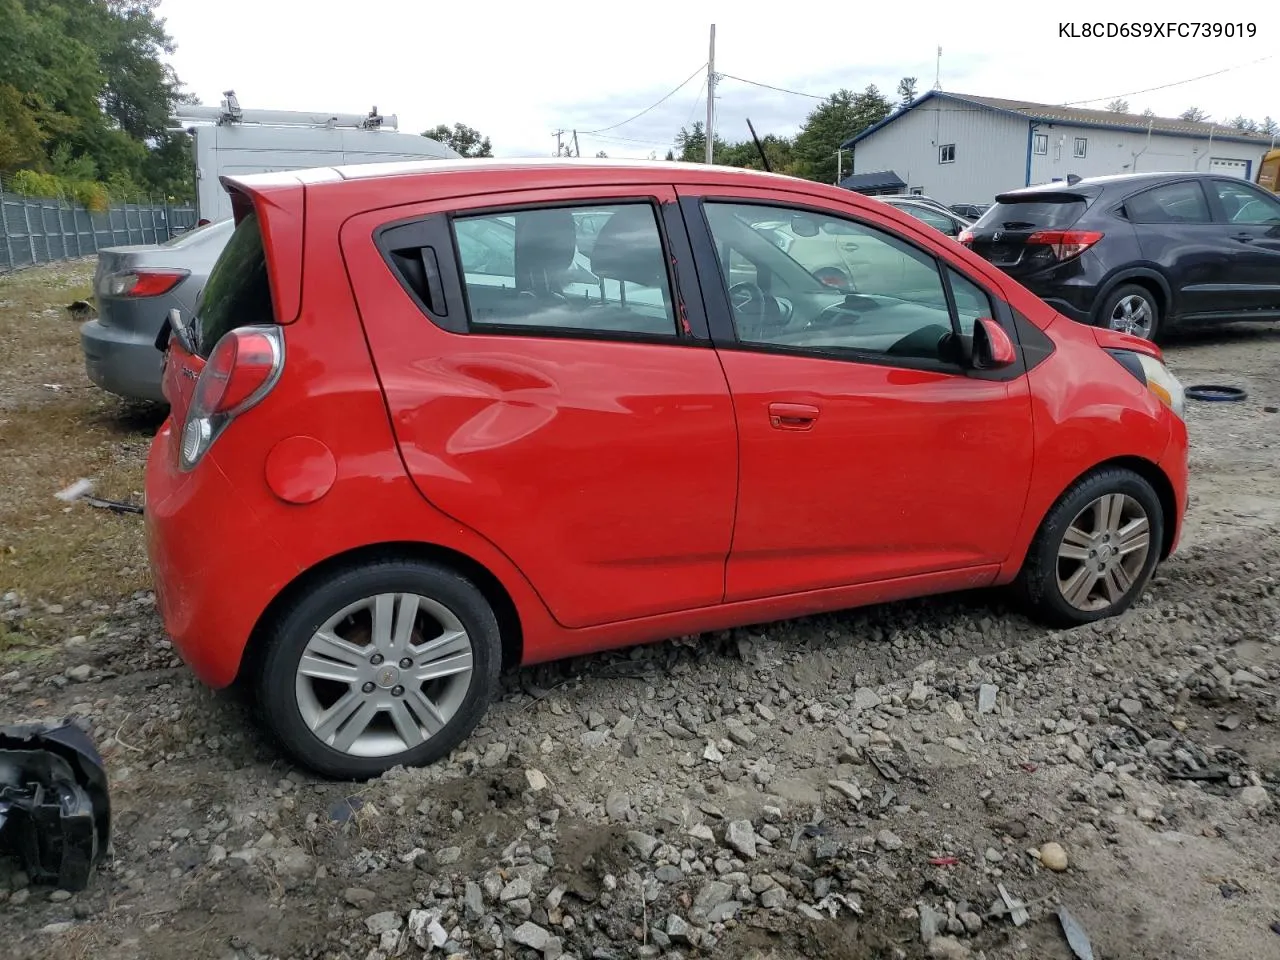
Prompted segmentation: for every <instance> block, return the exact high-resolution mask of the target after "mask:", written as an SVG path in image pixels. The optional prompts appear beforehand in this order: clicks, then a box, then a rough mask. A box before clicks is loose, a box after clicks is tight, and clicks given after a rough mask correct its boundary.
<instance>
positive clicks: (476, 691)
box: [256, 559, 502, 780]
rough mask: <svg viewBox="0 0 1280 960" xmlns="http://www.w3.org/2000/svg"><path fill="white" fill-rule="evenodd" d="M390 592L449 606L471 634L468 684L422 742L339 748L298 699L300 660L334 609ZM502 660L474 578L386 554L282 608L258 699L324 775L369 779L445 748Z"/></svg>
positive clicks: (473, 713)
mask: <svg viewBox="0 0 1280 960" xmlns="http://www.w3.org/2000/svg"><path fill="white" fill-rule="evenodd" d="M387 593H403V594H416V595H418V596H421V597H425V598H428V599H429V600H431V601H434V602H436V603H438V604H441V605H442V606H443V607H446V608H448V611H449V612H451V613H452V614H453V615H454V616H455V617H456V619H457V621H458V622H459V623H460V624H461V625H462V628H463V629H464V630H465V631H466V633H467V635H468V637H469V638H470V647H471V657H472V667H471V676H470V685H469V687H468V688H467V689H466V692H465V695H463V696H462V698H461V702H460V703H459V704H458V706H457V708H456V710H455V711H454V713H453V714H452V716H451V717H449V718H448V721H447V722H446V723H445V724H444V726H443V727H442V728H441V729H440V730H439V731H438V732H436V733H435V734H434V735H431V736H429V737H427V739H426V740H425V742H423V743H421V744H419V745H418V746H416V747H414V748H413V749H409V750H403V751H401V752H399V753H391V754H388V755H384V756H355V755H352V754H350V753H347V752H344V751H342V750H338V749H335V748H334V747H333V746H330V745H329V744H327V743H325V742H323V741H322V740H321V739H320V738H319V737H318V736H317V735H316V734H314V733H313V732H312V730H311V728H310V726H309V725H308V724H307V721H306V720H305V719H304V717H303V714H302V707H301V705H300V702H299V693H298V681H297V674H298V667H299V663H300V661H301V658H302V655H303V652H304V650H305V649H306V647H307V644H308V643H309V642H310V641H311V638H312V636H313V635H314V634H315V633H316V631H318V630H319V629H320V627H321V626H323V625H324V623H325V622H326V621H327V620H328V619H329V618H330V617H332V616H334V615H336V614H337V613H338V612H339V611H342V610H343V609H344V608H346V607H348V606H350V605H352V604H356V603H359V602H360V601H362V600H364V599H366V598H371V597H374V596H378V595H380V594H387ZM369 649H373V648H372V647H370V648H369ZM501 666H502V642H501V637H500V634H499V628H498V622H497V618H496V617H495V616H494V613H493V609H492V608H491V607H490V606H489V604H488V602H487V601H486V600H485V598H484V595H483V594H482V593H481V592H480V591H479V590H477V589H476V587H475V586H474V585H473V584H472V583H471V582H470V581H468V580H467V579H466V578H465V577H463V576H461V575H459V574H458V573H456V572H455V571H453V570H451V569H449V568H447V567H444V566H440V565H436V564H431V563H425V562H421V561H416V560H408V559H396V560H383V561H376V562H372V563H366V564H362V565H360V566H357V567H352V568H348V569H345V570H340V571H337V572H335V573H332V574H330V575H328V576H326V577H323V578H322V579H320V580H318V581H316V582H314V583H312V584H310V585H308V587H307V588H306V591H305V592H304V593H303V594H302V595H301V596H300V597H299V598H298V599H297V600H296V601H294V602H293V603H292V604H290V605H289V606H288V608H287V609H284V610H283V611H281V613H280V615H279V616H278V617H277V618H276V620H275V623H274V625H273V627H272V628H271V630H270V632H269V634H268V639H267V641H266V647H265V650H264V652H263V655H262V657H261V660H260V664H259V668H258V673H257V683H256V688H257V700H258V705H259V708H260V710H261V712H262V713H263V716H264V719H265V721H266V725H267V727H268V729H269V730H270V731H271V733H273V734H274V735H275V737H276V738H277V740H278V741H279V742H280V744H281V746H282V747H283V748H284V750H285V752H286V753H288V754H289V756H290V757H291V758H293V759H294V760H295V761H297V762H298V763H300V764H302V765H303V766H305V767H307V768H309V769H310V770H312V771H314V772H315V773H318V774H320V775H321V776H325V777H331V778H334V779H340V780H366V779H368V778H370V777H376V776H380V775H381V774H383V773H385V772H386V771H387V770H389V769H391V768H392V767H395V766H405V767H416V766H427V765H429V764H431V763H434V762H435V761H437V760H439V759H440V758H442V757H444V756H447V755H448V753H449V752H450V751H451V750H453V748H454V747H456V746H457V745H458V744H459V743H460V742H462V740H463V739H464V738H465V737H466V736H467V735H468V734H469V733H470V732H471V731H472V730H473V729H474V728H475V726H476V724H477V723H479V721H480V718H481V717H482V716H483V715H484V713H485V710H486V709H487V708H488V705H489V702H490V700H491V699H492V697H493V695H494V692H495V691H496V689H497V685H498V675H499V671H500V669H501ZM351 689H352V690H354V685H352V687H351Z"/></svg>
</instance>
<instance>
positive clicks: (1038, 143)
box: [1031, 133, 1049, 157]
mask: <svg viewBox="0 0 1280 960" xmlns="http://www.w3.org/2000/svg"><path fill="white" fill-rule="evenodd" d="M1031 152H1032V153H1037V154H1039V155H1040V156H1042V157H1043V156H1045V155H1046V154H1048V152H1049V135H1048V134H1047V133H1037V134H1036V135H1035V139H1034V141H1033V142H1032V145H1031Z"/></svg>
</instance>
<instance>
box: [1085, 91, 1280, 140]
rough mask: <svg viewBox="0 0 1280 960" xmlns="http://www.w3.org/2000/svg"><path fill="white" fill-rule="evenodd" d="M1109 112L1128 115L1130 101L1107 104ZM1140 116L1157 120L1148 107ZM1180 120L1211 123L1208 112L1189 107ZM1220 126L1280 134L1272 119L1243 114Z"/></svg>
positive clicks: (1117, 100)
mask: <svg viewBox="0 0 1280 960" xmlns="http://www.w3.org/2000/svg"><path fill="white" fill-rule="evenodd" d="M1107 110H1108V112H1110V113H1128V112H1129V101H1128V100H1124V99H1116V100H1112V101H1111V102H1110V103H1108V104H1107ZM1138 116H1141V117H1148V118H1150V119H1155V117H1156V113H1155V111H1154V110H1152V109H1150V108H1149V107H1148V108H1147V109H1146V110H1143V111H1142V113H1140V114H1138ZM1178 119H1179V120H1189V121H1190V122H1192V123H1207V122H1208V121H1209V114H1208V112H1207V111H1204V110H1201V109H1200V108H1199V107H1187V109H1185V110H1183V111H1182V112H1181V113H1180V114H1178ZM1218 125H1219V126H1221V127H1230V128H1232V129H1233V130H1242V131H1244V132H1245V133H1260V134H1263V135H1264V136H1268V137H1270V136H1274V135H1276V134H1277V133H1280V124H1277V123H1276V121H1274V120H1272V119H1271V118H1270V117H1263V118H1262V120H1260V121H1259V120H1253V119H1250V118H1249V117H1246V116H1244V115H1243V114H1239V115H1237V116H1236V117H1235V119H1233V120H1227V121H1224V122H1222V123H1220V124H1218Z"/></svg>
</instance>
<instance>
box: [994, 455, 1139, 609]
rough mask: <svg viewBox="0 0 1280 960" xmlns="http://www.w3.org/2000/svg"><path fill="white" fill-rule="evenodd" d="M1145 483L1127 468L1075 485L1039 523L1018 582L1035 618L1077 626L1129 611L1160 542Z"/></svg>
mask: <svg viewBox="0 0 1280 960" xmlns="http://www.w3.org/2000/svg"><path fill="white" fill-rule="evenodd" d="M1163 537H1164V515H1163V512H1162V509H1161V507H1160V498H1159V497H1158V496H1156V492H1155V490H1153V489H1152V487H1151V484H1150V483H1148V482H1147V481H1146V480H1144V479H1143V478H1142V477H1140V476H1139V475H1138V474H1136V473H1134V472H1133V471H1131V470H1125V469H1118V468H1117V469H1106V470H1100V471H1098V472H1096V473H1093V474H1090V475H1089V476H1086V477H1084V478H1083V479H1081V480H1079V481H1077V482H1076V483H1075V484H1074V485H1072V487H1071V488H1070V489H1069V490H1068V491H1067V492H1066V493H1064V494H1063V495H1062V497H1061V499H1059V500H1058V502H1057V503H1056V504H1055V505H1054V507H1053V509H1052V510H1050V511H1049V514H1048V516H1046V517H1045V519H1044V522H1043V523H1042V524H1041V525H1040V530H1039V532H1037V534H1036V537H1035V540H1034V541H1032V544H1031V549H1030V550H1029V551H1028V552H1027V559H1026V562H1025V564H1024V565H1023V568H1022V572H1021V574H1020V575H1019V578H1018V587H1019V589H1020V592H1021V593H1022V595H1023V598H1024V599H1025V600H1026V601H1027V603H1028V605H1029V606H1030V608H1031V611H1030V612H1031V613H1032V614H1033V615H1034V616H1035V617H1036V618H1037V619H1039V620H1042V621H1044V622H1046V623H1048V624H1050V625H1052V626H1063V627H1070V626H1078V625H1080V624H1084V623H1092V622H1093V621H1095V620H1102V619H1104V618H1106V617H1113V616H1115V615H1116V614H1119V613H1122V612H1124V611H1125V610H1127V609H1128V608H1129V607H1130V606H1131V605H1132V604H1133V602H1134V600H1136V599H1137V598H1138V596H1139V595H1140V594H1141V593H1142V591H1143V589H1144V588H1145V587H1146V585H1147V582H1148V581H1149V580H1150V579H1151V574H1152V572H1153V571H1154V570H1155V567H1156V563H1157V562H1158V561H1159V559H1160V547H1161V544H1162V543H1163V542H1164V540H1163Z"/></svg>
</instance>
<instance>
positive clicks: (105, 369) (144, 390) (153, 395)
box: [80, 320, 164, 403]
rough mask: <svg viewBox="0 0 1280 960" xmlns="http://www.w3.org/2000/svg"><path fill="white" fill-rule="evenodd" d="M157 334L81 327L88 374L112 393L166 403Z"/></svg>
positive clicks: (92, 324)
mask: <svg viewBox="0 0 1280 960" xmlns="http://www.w3.org/2000/svg"><path fill="white" fill-rule="evenodd" d="M155 339H156V338H155V334H151V335H150V336H147V335H146V334H144V333H138V332H135V331H131V330H119V329H116V328H115V327H106V326H103V325H102V324H101V323H100V322H99V321H97V320H90V321H88V322H87V323H85V324H83V325H81V327H80V346H81V349H82V350H83V351H84V367H85V372H86V373H87V374H88V375H89V379H90V380H92V381H93V382H94V383H95V384H97V385H98V386H99V387H101V388H102V389H103V390H106V391H108V392H110V393H114V394H116V395H117V396H120V397H125V398H127V399H130V400H152V401H155V402H158V403H163V402H164V393H163V392H161V389H160V370H161V363H162V361H163V359H164V356H163V354H161V353H160V351H159V350H157V349H156V346H155Z"/></svg>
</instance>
